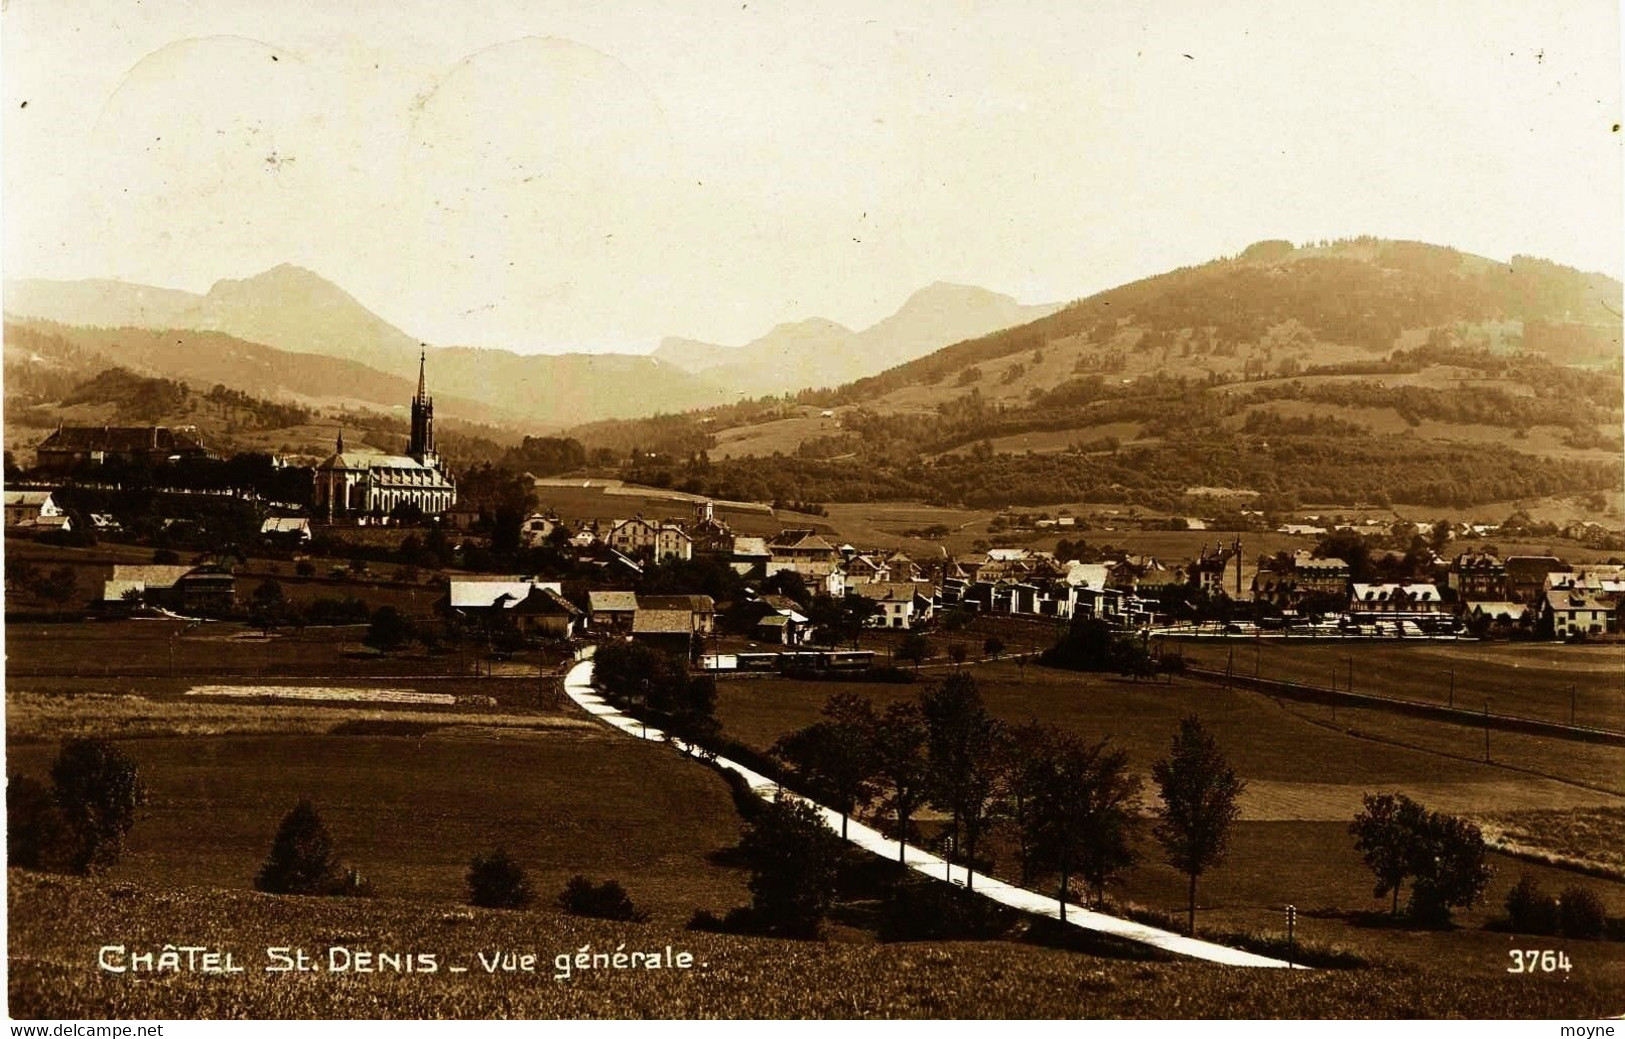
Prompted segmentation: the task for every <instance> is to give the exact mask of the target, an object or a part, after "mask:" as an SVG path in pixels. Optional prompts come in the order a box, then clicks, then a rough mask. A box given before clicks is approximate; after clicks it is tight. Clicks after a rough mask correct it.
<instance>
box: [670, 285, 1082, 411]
mask: <svg viewBox="0 0 1625 1039" xmlns="http://www.w3.org/2000/svg"><path fill="white" fill-rule="evenodd" d="M1055 309H1056V307H1055V306H1053V305H1039V306H1025V305H1023V304H1020V303H1017V302H1016V301H1015V300H1014V299H1012V298H1010V297H1009V296H1004V295H1000V294H999V293H996V292H990V291H988V290H987V289H981V288H976V287H974V286H969V285H949V284H946V283H942V282H938V283H936V284H934V285H929V286H927V287H926V288H923V289H921V290H920V291H918V292H916V293H914V295H912V296H910V297H909V298H908V299H907V300H906V301H905V302H904V303H903V305H902V307H900V308H899V309H898V310H897V312H896V313H894V314H892V315H890V316H889V317H886V318H884V319H883V320H881V321H879V322H877V323H876V324H874V325H872V326H870V327H869V328H866V329H864V330H863V331H861V332H854V331H852V330H851V329H849V328H846V327H845V326H843V325H841V324H839V323H837V322H834V321H829V320H827V319H824V318H809V319H807V320H805V321H799V322H795V323H791V324H783V325H779V326H778V327H776V328H774V329H773V330H772V331H770V332H768V333H767V334H766V335H764V336H761V337H760V338H758V339H755V340H752V341H751V342H749V343H746V344H745V345H744V346H740V347H726V346H718V345H716V344H713V343H702V342H698V341H695V340H692V339H675V338H674V339H667V340H666V341H665V342H663V343H662V344H661V345H660V348H659V349H658V350H656V351H655V353H654V356H655V357H656V358H657V359H659V360H663V361H666V362H668V363H670V364H673V365H676V366H677V367H679V368H683V369H685V370H687V371H690V372H694V373H697V374H704V375H705V376H706V377H707V378H708V379H709V380H710V381H712V382H715V383H717V384H719V385H723V386H727V387H729V388H730V389H734V390H738V391H740V392H741V393H744V394H746V395H753V396H760V395H767V394H779V393H786V392H793V391H796V390H801V389H806V388H809V387H813V388H817V387H828V386H837V385H840V384H842V383H844V382H847V381H850V380H852V379H858V378H861V377H863V376H865V375H870V374H873V373H875V372H878V371H882V370H884V369H886V368H888V367H891V366H893V365H898V364H902V363H904V362H907V361H911V360H913V359H915V358H917V357H920V356H922V355H924V354H927V353H929V352H931V351H932V350H936V349H938V348H939V347H942V346H945V345H947V344H949V343H955V342H959V341H960V340H964V339H970V338H974V337H976V336H981V335H986V334H987V333H989V332H993V331H996V330H998V329H1001V328H1009V327H1011V326H1013V325H1020V324H1024V323H1026V322H1028V321H1032V320H1034V319H1036V318H1039V317H1043V316H1044V315H1046V314H1049V313H1051V312H1053V311H1054V310H1055Z"/></svg>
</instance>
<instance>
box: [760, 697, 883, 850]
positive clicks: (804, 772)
mask: <svg viewBox="0 0 1625 1039" xmlns="http://www.w3.org/2000/svg"><path fill="white" fill-rule="evenodd" d="M823 715H824V720H823V721H818V722H814V723H813V724H812V725H809V726H807V727H806V728H804V729H799V730H797V731H795V732H792V733H790V734H789V735H787V736H784V737H782V738H781V739H779V741H778V742H776V743H775V744H774V745H773V754H774V755H775V756H777V757H779V758H781V759H782V760H784V761H785V762H786V763H787V764H789V766H790V769H791V774H792V776H793V778H794V781H795V782H796V783H797V784H798V785H801V786H803V787H804V788H805V789H806V790H807V792H808V793H809V794H811V795H812V796H813V797H814V798H816V799H818V800H820V801H824V802H826V803H827V804H829V805H830V807H832V808H834V809H835V810H836V811H838V812H840V813H841V837H842V839H845V837H846V823H847V818H848V816H850V815H851V814H852V812H854V811H856V810H857V808H858V807H859V806H860V805H863V804H866V803H868V802H869V801H870V800H871V799H873V798H874V796H875V794H876V792H877V790H876V786H875V781H874V773H875V753H874V735H875V730H876V728H877V727H878V722H877V720H876V718H875V712H874V706H873V705H872V704H871V703H870V702H869V701H868V700H866V699H864V698H863V697H861V696H858V695H857V694H856V693H837V694H836V695H835V696H832V697H830V698H829V699H828V700H827V701H826V702H825V703H824V710H823Z"/></svg>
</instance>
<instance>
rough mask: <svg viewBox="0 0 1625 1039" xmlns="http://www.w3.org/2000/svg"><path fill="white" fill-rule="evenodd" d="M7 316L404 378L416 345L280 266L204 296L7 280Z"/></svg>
mask: <svg viewBox="0 0 1625 1039" xmlns="http://www.w3.org/2000/svg"><path fill="white" fill-rule="evenodd" d="M5 309H6V313H8V314H13V315H16V316H19V317H32V318H41V319H44V320H47V321H54V322H58V323H60V324H64V325H83V326H92V327H101V328H151V329H170V328H179V329H189V330H191V331H196V332H223V333H225V334H226V335H229V336H232V337H234V338H237V339H243V340H247V341H248V342H252V343H263V344H265V345H266V346H274V347H276V348H278V349H280V350H287V351H290V352H293V353H302V354H321V355H324V356H327V357H337V358H341V359H344V360H351V361H358V362H360V363H361V364H365V365H367V366H369V367H372V368H378V369H380V370H383V371H390V370H399V371H405V370H407V369H408V368H409V367H410V366H411V365H412V364H414V363H415V362H416V360H417V352H418V343H417V340H415V339H413V338H412V337H411V336H409V335H407V334H406V333H405V332H402V331H401V330H400V329H398V328H396V327H395V326H394V325H391V324H390V323H389V322H387V321H385V320H384V319H383V318H380V317H379V316H377V315H376V314H374V313H372V312H371V311H370V310H368V309H367V308H366V307H364V306H362V305H361V304H360V303H359V302H357V301H356V299H355V298H354V297H353V296H351V295H350V294H349V293H347V292H345V291H344V290H343V289H340V288H339V287H338V286H336V285H334V284H333V283H332V282H329V281H327V280H326V279H325V278H322V277H321V276H320V275H317V274H314V273H312V272H311V271H308V270H305V269H304V268H303V267H295V266H293V265H292V264H282V265H281V266H279V267H273V268H272V269H270V270H268V271H265V272H264V273H263V274H257V275H255V276H254V277H252V278H242V279H237V280H229V279H228V280H223V281H217V282H215V284H214V286H213V287H212V288H210V289H209V291H208V293H207V294H205V295H198V294H196V293H192V292H183V291H180V290H178V289H161V288H155V287H153V286H151V285H132V284H129V283H126V282H119V281H109V280H105V279H98V280H90V281H77V282H74V281H44V280H16V281H8V282H7V283H6V286H5Z"/></svg>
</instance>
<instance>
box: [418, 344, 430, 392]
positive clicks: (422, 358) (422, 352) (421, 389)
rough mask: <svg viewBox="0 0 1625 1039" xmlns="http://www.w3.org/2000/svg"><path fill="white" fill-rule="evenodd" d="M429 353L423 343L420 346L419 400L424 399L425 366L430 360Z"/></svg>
mask: <svg viewBox="0 0 1625 1039" xmlns="http://www.w3.org/2000/svg"><path fill="white" fill-rule="evenodd" d="M428 356H429V351H428V350H427V349H426V348H425V347H424V345H423V344H422V343H419V344H418V400H420V401H421V400H423V399H424V393H425V385H424V381H423V366H424V363H425V361H426V360H427V359H428Z"/></svg>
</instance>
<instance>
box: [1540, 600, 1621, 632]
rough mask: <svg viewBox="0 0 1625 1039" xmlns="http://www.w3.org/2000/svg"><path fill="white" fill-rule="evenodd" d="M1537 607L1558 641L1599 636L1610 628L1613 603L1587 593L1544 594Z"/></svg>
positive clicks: (1612, 621)
mask: <svg viewBox="0 0 1625 1039" xmlns="http://www.w3.org/2000/svg"><path fill="white" fill-rule="evenodd" d="M1541 606H1542V613H1543V615H1544V618H1546V619H1549V620H1550V621H1551V624H1552V634H1554V635H1556V636H1557V637H1558V638H1565V637H1567V636H1571V635H1601V634H1604V633H1606V632H1608V631H1611V630H1613V628H1614V603H1612V602H1609V601H1608V600H1607V599H1604V598H1602V597H1601V596H1598V595H1595V594H1592V593H1590V592H1581V591H1554V592H1547V593H1546V598H1545V601H1544V602H1543V603H1542V604H1541Z"/></svg>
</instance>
